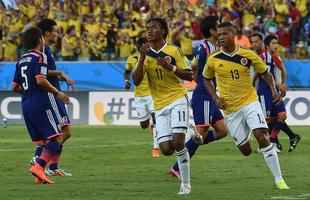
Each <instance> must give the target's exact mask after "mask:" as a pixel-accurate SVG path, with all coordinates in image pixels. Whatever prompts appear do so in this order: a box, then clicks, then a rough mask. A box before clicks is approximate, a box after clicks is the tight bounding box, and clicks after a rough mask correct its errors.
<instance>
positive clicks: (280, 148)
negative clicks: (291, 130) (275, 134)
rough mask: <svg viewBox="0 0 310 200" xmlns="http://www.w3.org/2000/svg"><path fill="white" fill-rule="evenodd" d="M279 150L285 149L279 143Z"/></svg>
mask: <svg viewBox="0 0 310 200" xmlns="http://www.w3.org/2000/svg"><path fill="white" fill-rule="evenodd" d="M277 148H278V149H279V150H280V151H282V149H283V147H282V145H281V144H280V143H277Z"/></svg>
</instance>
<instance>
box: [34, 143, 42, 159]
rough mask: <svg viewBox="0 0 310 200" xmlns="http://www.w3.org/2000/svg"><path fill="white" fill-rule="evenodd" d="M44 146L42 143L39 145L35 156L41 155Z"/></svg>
mask: <svg viewBox="0 0 310 200" xmlns="http://www.w3.org/2000/svg"><path fill="white" fill-rule="evenodd" d="M43 147H44V146H43V145H40V144H39V145H38V146H37V148H36V151H35V154H34V156H35V157H40V156H41V154H42V151H43Z"/></svg>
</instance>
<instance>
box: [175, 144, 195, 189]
mask: <svg viewBox="0 0 310 200" xmlns="http://www.w3.org/2000/svg"><path fill="white" fill-rule="evenodd" d="M175 154H176V156H177V161H178V165H179V170H180V175H181V181H182V184H186V185H190V184H191V181H190V163H189V162H190V158H189V154H188V151H187V148H186V147H185V148H184V149H183V150H181V151H176V152H175Z"/></svg>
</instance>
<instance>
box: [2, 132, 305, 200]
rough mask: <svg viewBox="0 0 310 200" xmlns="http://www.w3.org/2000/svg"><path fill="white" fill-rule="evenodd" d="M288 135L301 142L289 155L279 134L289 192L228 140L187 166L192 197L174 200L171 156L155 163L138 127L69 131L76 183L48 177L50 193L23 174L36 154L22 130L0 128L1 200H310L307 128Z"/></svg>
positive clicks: (69, 160)
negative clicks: (277, 187) (295, 135)
mask: <svg viewBox="0 0 310 200" xmlns="http://www.w3.org/2000/svg"><path fill="white" fill-rule="evenodd" d="M293 130H294V131H295V132H297V133H299V134H300V135H301V137H302V140H301V142H300V143H299V145H298V147H297V149H296V150H295V151H294V152H292V153H288V152H287V150H288V145H289V140H288V139H287V137H286V135H285V134H284V133H281V134H280V140H281V143H282V145H283V147H284V150H283V151H282V153H281V154H280V155H279V157H280V163H281V168H282V172H283V175H284V178H285V180H286V183H287V184H288V185H289V186H290V188H291V189H290V190H287V191H279V190H276V189H275V186H274V182H273V177H272V175H271V173H270V172H269V170H268V169H267V166H266V165H265V162H264V160H263V156H262V155H261V154H259V153H256V152H253V154H252V155H251V156H249V157H244V156H242V155H241V153H239V151H238V150H237V148H236V147H235V146H234V144H233V143H232V141H231V137H230V136H227V137H226V138H225V139H223V140H221V141H219V142H214V143H211V144H208V145H204V146H201V147H200V148H199V149H198V151H197V153H196V155H195V157H193V159H192V161H191V180H192V194H191V195H189V196H186V197H179V196H177V192H178V191H179V186H180V183H179V181H178V180H177V179H176V178H173V177H170V176H168V170H169V168H170V166H171V165H172V163H173V162H174V161H175V156H170V157H165V156H160V157H159V158H152V157H151V149H152V136H151V135H150V134H149V133H148V132H147V131H145V130H142V129H140V128H139V127H138V126H72V137H71V138H70V140H68V141H67V143H66V144H65V145H64V149H63V156H62V158H61V162H60V167H62V168H64V169H66V170H68V171H70V172H72V173H73V176H72V177H52V179H53V180H54V181H55V182H56V183H55V184H54V185H35V184H34V178H33V177H32V176H30V175H29V174H28V169H29V167H30V163H29V161H30V159H31V157H32V156H33V152H34V148H35V146H34V145H32V144H31V143H30V139H29V136H28V134H27V131H26V128H25V126H9V127H8V128H2V127H0V158H1V164H0V200H11V199H14V200H15V199H20V200H28V199H29V200H30V199H31V200H39V199H40V200H41V199H47V200H54V199H55V200H56V199H57V200H63V199H64V200H67V199H68V200H69V199H74V200H75V199H81V200H93V199H98V200H99V199H100V200H102V199H117V200H118V199H124V200H131V199H132V200H138V199H141V200H146V199H156V200H166V199H169V200H170V199H206V200H211V199H214V200H226V199H227V200H234V199H236V200H240V199H246V200H260V199H310V156H309V155H310V154H309V152H310V146H309V142H310V127H293ZM256 149H257V143H256V141H255V142H254V143H253V150H256Z"/></svg>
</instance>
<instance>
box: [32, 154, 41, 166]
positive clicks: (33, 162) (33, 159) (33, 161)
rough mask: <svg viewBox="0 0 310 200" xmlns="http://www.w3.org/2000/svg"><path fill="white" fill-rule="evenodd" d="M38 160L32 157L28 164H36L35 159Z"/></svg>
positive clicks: (36, 157)
mask: <svg viewBox="0 0 310 200" xmlns="http://www.w3.org/2000/svg"><path fill="white" fill-rule="evenodd" d="M38 158H39V157H38V156H34V157H32V159H31V160H30V164H31V165H35V164H37V159H38Z"/></svg>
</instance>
